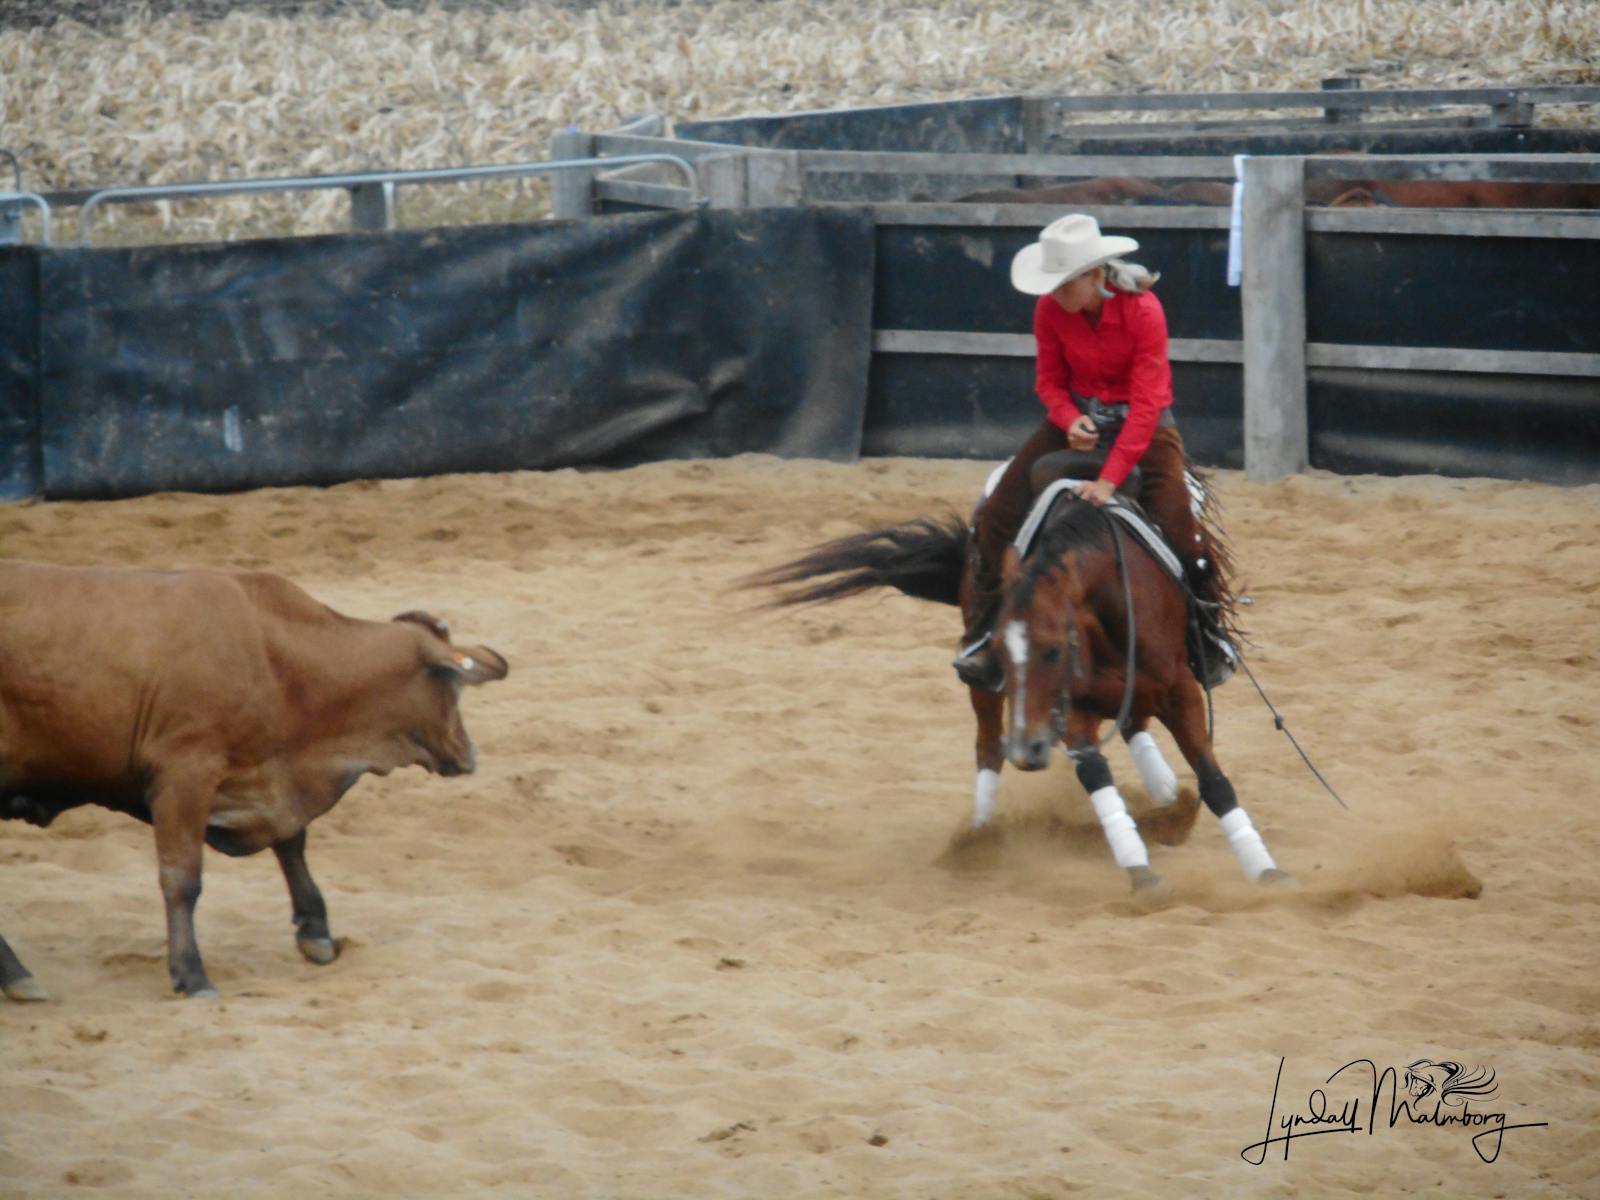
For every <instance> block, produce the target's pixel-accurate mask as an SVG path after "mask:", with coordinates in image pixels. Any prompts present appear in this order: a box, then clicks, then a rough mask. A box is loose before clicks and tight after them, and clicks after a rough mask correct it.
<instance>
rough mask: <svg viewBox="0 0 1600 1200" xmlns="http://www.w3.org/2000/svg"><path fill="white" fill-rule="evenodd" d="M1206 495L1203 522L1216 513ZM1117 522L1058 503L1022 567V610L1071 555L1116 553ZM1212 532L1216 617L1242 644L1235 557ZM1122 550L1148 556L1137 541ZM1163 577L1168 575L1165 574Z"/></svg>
mask: <svg viewBox="0 0 1600 1200" xmlns="http://www.w3.org/2000/svg"><path fill="white" fill-rule="evenodd" d="M1207 493H1208V502H1207V505H1206V508H1205V511H1203V512H1202V516H1201V519H1202V520H1205V519H1206V516H1207V515H1209V513H1210V512H1213V511H1214V509H1213V508H1212V506H1211V504H1210V501H1209V494H1210V489H1207ZM1115 519H1116V518H1114V517H1111V516H1110V515H1109V514H1107V513H1105V512H1103V511H1102V510H1100V509H1098V508H1095V507H1094V506H1093V505H1091V504H1086V503H1083V502H1080V501H1076V500H1067V499H1063V500H1062V501H1061V502H1060V503H1058V504H1057V505H1056V506H1055V508H1054V509H1052V510H1051V512H1050V516H1049V518H1048V519H1047V520H1046V521H1045V523H1044V526H1043V528H1041V529H1040V531H1039V537H1038V540H1037V541H1036V542H1035V543H1034V548H1033V552H1032V553H1031V554H1029V555H1028V557H1027V559H1026V560H1025V561H1024V563H1023V571H1022V576H1021V577H1020V578H1019V579H1018V580H1017V583H1016V588H1017V589H1018V590H1017V591H1016V592H1014V593H1013V594H1014V596H1015V598H1016V600H1017V601H1018V602H1019V603H1020V604H1021V605H1022V606H1023V607H1025V608H1026V607H1030V606H1031V605H1032V604H1033V589H1034V588H1035V587H1037V586H1038V584H1039V582H1040V581H1041V580H1043V579H1045V578H1046V577H1047V576H1049V575H1051V574H1052V573H1054V572H1055V571H1058V570H1061V569H1063V568H1064V567H1065V565H1066V562H1067V557H1068V555H1069V554H1070V553H1071V552H1072V551H1074V550H1104V551H1106V552H1107V553H1108V554H1110V553H1115V550H1114V547H1113V546H1112V544H1111V522H1112V521H1113V520H1115ZM1211 528H1212V546H1213V550H1214V552H1215V554H1216V558H1217V561H1216V563H1215V564H1214V569H1215V570H1216V571H1218V572H1219V574H1220V575H1221V578H1222V580H1223V587H1222V589H1221V594H1222V596H1223V597H1224V602H1223V606H1222V608H1221V609H1220V610H1219V611H1218V612H1217V613H1216V614H1215V615H1216V618H1217V620H1218V622H1219V623H1220V624H1221V626H1222V628H1223V630H1224V632H1225V633H1226V634H1227V635H1228V636H1229V637H1231V638H1233V639H1234V640H1235V642H1238V641H1242V640H1245V634H1244V631H1243V630H1241V629H1240V628H1239V624H1238V619H1237V613H1236V611H1235V608H1234V604H1235V601H1234V598H1233V589H1232V586H1231V582H1230V576H1231V574H1232V569H1233V561H1232V559H1233V556H1232V554H1231V553H1230V551H1229V547H1228V543H1227V541H1226V540H1225V539H1224V538H1223V537H1222V536H1221V535H1220V533H1219V532H1218V531H1217V529H1216V527H1215V526H1214V525H1212V527H1211ZM1123 550H1124V553H1131V554H1143V553H1146V551H1145V550H1144V548H1143V547H1141V546H1140V545H1139V544H1138V542H1137V539H1135V538H1131V537H1129V538H1125V539H1124V542H1123ZM1161 574H1163V576H1164V575H1165V573H1164V572H1161Z"/></svg>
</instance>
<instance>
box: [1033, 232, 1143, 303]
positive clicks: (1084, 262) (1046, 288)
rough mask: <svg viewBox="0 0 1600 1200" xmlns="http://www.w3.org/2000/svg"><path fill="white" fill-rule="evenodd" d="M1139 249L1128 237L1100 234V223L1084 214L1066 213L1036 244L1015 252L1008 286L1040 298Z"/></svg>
mask: <svg viewBox="0 0 1600 1200" xmlns="http://www.w3.org/2000/svg"><path fill="white" fill-rule="evenodd" d="M1138 248H1139V243H1138V242H1136V241H1134V240H1133V239H1132V238H1130V237H1118V236H1116V235H1115V234H1110V235H1108V234H1103V233H1101V232H1100V225H1099V223H1098V222H1097V221H1096V220H1095V219H1094V218H1093V217H1091V216H1089V215H1087V214H1086V213H1069V214H1068V215H1067V216H1064V217H1062V218H1061V219H1060V220H1057V221H1051V222H1050V224H1048V225H1046V226H1045V227H1044V231H1043V232H1042V233H1040V234H1039V240H1038V241H1037V242H1034V243H1033V244H1032V245H1031V246H1024V247H1023V248H1022V249H1021V250H1019V251H1017V256H1016V257H1015V258H1013V259H1012V260H1011V285H1012V286H1013V287H1015V288H1016V289H1017V291H1019V292H1027V293H1028V295H1030V296H1043V295H1045V294H1047V293H1049V292H1053V291H1055V290H1056V289H1057V288H1058V287H1060V286H1061V285H1062V284H1063V283H1065V282H1066V281H1067V280H1069V279H1074V278H1076V277H1077V276H1079V275H1082V274H1083V273H1084V272H1085V271H1091V270H1093V269H1094V268H1095V267H1098V266H1101V265H1102V264H1104V263H1107V262H1110V261H1111V260H1112V259H1113V258H1118V257H1120V256H1121V255H1124V254H1131V253H1132V252H1133V251H1135V250H1137V249H1138Z"/></svg>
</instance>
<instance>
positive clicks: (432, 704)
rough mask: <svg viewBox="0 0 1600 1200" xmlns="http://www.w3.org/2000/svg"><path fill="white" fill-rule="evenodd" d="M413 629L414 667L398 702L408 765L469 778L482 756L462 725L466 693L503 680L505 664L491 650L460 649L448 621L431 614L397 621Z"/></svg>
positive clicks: (399, 732) (407, 615)
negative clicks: (474, 686) (467, 689)
mask: <svg viewBox="0 0 1600 1200" xmlns="http://www.w3.org/2000/svg"><path fill="white" fill-rule="evenodd" d="M395 621H396V622H399V623H401V624H403V625H410V626H417V627H418V628H416V629H415V630H408V632H409V633H410V634H411V640H412V642H413V643H414V647H415V651H416V660H415V666H414V668H412V669H411V670H409V672H408V673H407V678H406V679H405V681H404V682H403V683H402V685H401V687H400V689H399V695H398V696H396V697H395V700H396V702H397V704H398V711H396V712H395V714H394V716H395V719H396V724H397V725H398V729H397V730H396V733H397V736H398V737H399V738H400V740H401V742H402V752H403V753H408V757H407V760H406V761H407V762H408V763H410V764H413V765H416V766H420V767H424V768H426V769H427V770H429V771H431V772H433V773H435V774H438V775H466V774H469V773H471V772H472V771H473V769H474V768H476V767H477V765H478V751H477V748H476V747H474V746H473V744H472V739H471V738H470V737H468V736H467V730H466V727H465V726H464V725H463V724H462V721H461V704H460V700H461V689H462V688H464V687H467V686H468V685H469V684H479V683H490V682H492V681H494V680H497V679H504V678H505V677H506V672H507V671H508V670H509V669H510V668H509V666H508V665H507V663H506V660H505V659H504V658H502V657H501V656H500V655H499V654H497V653H495V652H494V651H493V650H491V649H489V648H488V647H487V646H456V645H452V644H451V642H450V635H449V631H448V629H446V628H445V625H444V622H443V621H440V620H438V619H437V618H435V617H431V616H429V615H428V614H426V613H416V612H411V613H402V614H401V615H400V616H398V617H396V618H395Z"/></svg>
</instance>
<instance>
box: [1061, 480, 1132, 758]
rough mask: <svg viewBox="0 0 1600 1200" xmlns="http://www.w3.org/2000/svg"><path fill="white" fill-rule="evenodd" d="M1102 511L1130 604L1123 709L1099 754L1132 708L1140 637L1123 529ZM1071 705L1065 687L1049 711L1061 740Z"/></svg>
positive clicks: (1074, 752)
mask: <svg viewBox="0 0 1600 1200" xmlns="http://www.w3.org/2000/svg"><path fill="white" fill-rule="evenodd" d="M1099 512H1100V516H1101V519H1103V520H1104V521H1105V523H1106V524H1107V525H1108V526H1109V527H1110V529H1111V545H1112V547H1113V548H1114V549H1115V550H1116V553H1117V572H1118V574H1119V575H1120V577H1121V579H1122V595H1123V598H1124V600H1126V602H1127V605H1128V650H1127V654H1126V655H1125V659H1124V667H1123V674H1124V675H1125V677H1126V680H1125V682H1124V684H1123V687H1122V709H1121V711H1120V712H1118V713H1117V719H1116V723H1115V724H1113V725H1112V726H1111V731H1110V732H1109V733H1107V734H1106V735H1105V737H1103V738H1101V739H1100V740H1099V741H1098V742H1096V743H1095V744H1094V747H1093V749H1094V752H1096V753H1098V752H1099V750H1100V748H1101V747H1102V746H1104V745H1105V744H1106V743H1107V742H1109V741H1110V740H1111V739H1112V738H1113V737H1115V736H1116V735H1117V734H1118V733H1119V732H1121V730H1122V726H1123V723H1124V722H1126V721H1127V719H1128V714H1129V713H1131V712H1132V711H1133V677H1134V666H1135V664H1134V653H1135V650H1136V647H1137V640H1138V631H1137V630H1136V629H1135V628H1134V621H1133V586H1132V584H1131V582H1130V581H1129V578H1128V559H1127V556H1126V554H1125V553H1124V552H1123V549H1122V530H1121V529H1120V528H1119V527H1118V525H1117V522H1116V521H1115V520H1113V519H1112V516H1111V514H1110V513H1108V512H1106V511H1105V509H1103V508H1102V509H1100V510H1099ZM1074 653H1076V651H1074ZM1071 706H1072V696H1071V695H1070V693H1069V692H1068V691H1067V689H1066V688H1062V689H1061V694H1060V695H1059V696H1057V697H1056V704H1055V708H1054V709H1052V710H1051V713H1050V723H1051V726H1052V728H1053V729H1054V730H1055V734H1056V741H1058V742H1059V741H1061V740H1062V739H1063V738H1064V737H1065V736H1066V732H1067V709H1069V708H1070V707H1071ZM1083 753H1086V751H1085V750H1083V749H1082V748H1074V747H1071V746H1069V747H1067V755H1068V756H1069V757H1076V756H1077V755H1079V754H1083Z"/></svg>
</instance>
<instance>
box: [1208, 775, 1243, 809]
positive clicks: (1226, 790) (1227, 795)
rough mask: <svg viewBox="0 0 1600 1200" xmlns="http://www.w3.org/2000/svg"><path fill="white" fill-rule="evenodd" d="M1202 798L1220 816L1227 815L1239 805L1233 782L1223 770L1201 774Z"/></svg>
mask: <svg viewBox="0 0 1600 1200" xmlns="http://www.w3.org/2000/svg"><path fill="white" fill-rule="evenodd" d="M1200 799H1202V800H1204V801H1205V802H1206V807H1207V808H1209V809H1210V810H1211V812H1212V814H1213V815H1215V816H1218V817H1225V816H1227V815H1228V814H1229V813H1231V812H1232V811H1233V810H1234V809H1236V808H1238V807H1239V799H1238V797H1237V796H1235V795H1234V794H1233V784H1232V783H1230V782H1229V781H1228V777H1227V776H1226V775H1224V774H1223V773H1222V772H1221V771H1208V772H1206V773H1205V774H1204V775H1201V776H1200Z"/></svg>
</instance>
